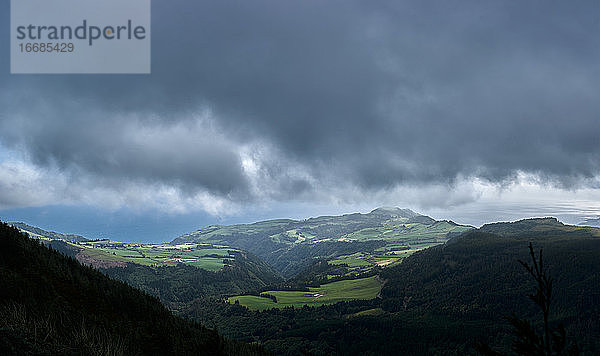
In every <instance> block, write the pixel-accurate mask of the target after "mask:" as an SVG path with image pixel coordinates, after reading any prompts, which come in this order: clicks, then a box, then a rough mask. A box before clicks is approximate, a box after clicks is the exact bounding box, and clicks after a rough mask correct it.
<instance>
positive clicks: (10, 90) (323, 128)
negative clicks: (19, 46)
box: [0, 0, 600, 201]
mask: <svg viewBox="0 0 600 356" xmlns="http://www.w3.org/2000/svg"><path fill="white" fill-rule="evenodd" d="M152 5H153V8H152V13H153V15H152V16H153V17H152V74H151V75H149V76H136V75H130V76H127V75H125V76H110V75H107V76H81V75H72V76H69V75H66V76H44V75H39V76H36V75H32V76H10V75H8V74H3V75H2V77H1V79H2V82H1V83H0V88H1V89H0V90H1V92H0V93H1V95H0V100H1V103H2V106H1V108H0V143H1V144H2V145H4V146H5V147H8V148H9V149H10V150H16V151H19V152H23V153H25V154H26V155H27V156H28V157H29V158H30V159H31V161H32V162H33V163H34V164H35V165H37V166H40V167H50V166H52V167H59V168H60V169H61V170H62V171H63V172H65V174H69V175H70V176H71V177H73V178H72V179H77V178H76V177H77V175H78V174H84V175H85V176H86V177H88V179H89V180H90V181H91V182H92V183H91V184H101V183H102V184H108V185H114V186H116V187H118V182H119V180H120V179H123V180H127V181H134V182H135V181H141V182H145V183H160V184H166V185H170V186H174V187H176V188H177V189H181V190H182V191H189V192H194V191H196V190H203V191H208V192H209V193H211V194H213V195H215V196H219V197H226V198H228V199H232V200H242V201H245V200H248V199H250V200H252V199H254V198H256V197H257V196H261V195H267V196H269V197H273V198H276V199H283V200H288V199H294V197H297V196H303V195H302V194H305V193H307V192H309V193H310V192H312V193H314V194H316V195H315V196H318V195H319V194H318V193H319V190H320V189H327V188H328V187H340V186H347V187H352V189H358V190H362V191H365V192H369V191H372V190H373V191H375V190H377V191H379V190H382V189H383V190H385V189H391V188H393V187H395V186H398V185H427V184H440V183H441V184H452V183H453V182H455V181H456V179H457V178H459V177H480V178H484V179H486V180H489V181H492V182H500V183H502V182H505V181H507V180H511V179H512V178H513V177H515V175H516V174H517V172H527V173H533V174H536V175H537V176H538V177H540V178H541V179H542V180H547V181H551V182H554V183H556V184H559V185H562V186H566V187H573V186H578V185H582V184H583V185H589V184H597V179H595V177H597V176H598V174H599V170H600V163H599V162H600V139H599V137H600V135H599V133H600V129H599V126H598V124H599V114H600V100H598V99H599V98H598V93H600V80H598V79H599V78H600V56H599V54H600V45H599V43H598V40H597V38H598V32H599V30H598V21H597V13H598V11H600V4H599V3H598V2H597V1H580V2H553V3H549V2H545V1H528V2H510V3H506V2H495V1H490V2H487V1H461V2H428V1H418V2H416V1H415V2H412V3H407V2H402V3H400V2H395V1H389V2H385V1H383V2H367V1H302V2H277V1H252V2H247V1H246V2H244V1H233V2H222V1H221V2H189V1H183V0H173V1H158V0H157V1H154V2H153V4H152ZM2 6H3V7H4V8H6V7H7V4H5V5H2ZM3 13H4V14H7V13H8V11H3ZM3 17H6V15H3ZM5 30H6V29H4V31H5ZM5 51H6V50H5ZM7 58H8V54H7V53H2V59H1V60H2V61H3V64H5V63H6V62H7ZM206 113H208V114H206ZM206 116H208V118H206ZM199 117H201V119H199ZM248 157H250V158H251V159H250V161H251V162H253V165H254V166H256V167H254V168H252V167H250V168H249V167H248V165H247V159H248ZM244 159H246V161H244ZM245 162H246V163H245ZM253 169H254V170H253ZM107 182H108V183H107ZM590 182H592V183H590ZM594 182H596V183H594Z"/></svg>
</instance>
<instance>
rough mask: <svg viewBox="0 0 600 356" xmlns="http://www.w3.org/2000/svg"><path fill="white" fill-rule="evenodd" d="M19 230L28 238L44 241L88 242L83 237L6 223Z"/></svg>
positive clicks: (22, 224) (23, 224)
mask: <svg viewBox="0 0 600 356" xmlns="http://www.w3.org/2000/svg"><path fill="white" fill-rule="evenodd" d="M8 224H9V225H12V226H14V227H16V228H17V229H19V230H20V231H21V232H24V233H27V234H28V235H29V236H30V237H34V238H38V239H45V240H64V241H70V242H84V241H89V240H88V239H86V238H85V237H83V236H80V235H75V234H62V233H60V232H54V231H46V230H42V229H40V228H39V227H35V226H31V225H27V224H25V223H22V222H11V223H8Z"/></svg>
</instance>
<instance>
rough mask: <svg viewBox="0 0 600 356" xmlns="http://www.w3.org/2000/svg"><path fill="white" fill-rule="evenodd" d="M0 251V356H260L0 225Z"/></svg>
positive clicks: (149, 298)
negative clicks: (85, 355)
mask: <svg viewBox="0 0 600 356" xmlns="http://www.w3.org/2000/svg"><path fill="white" fill-rule="evenodd" d="M0 244H1V247H2V248H0V285H2V288H0V314H1V316H2V317H1V318H0V353H2V354H165V355H168V354H205V355H219V354H228V353H235V354H239V353H252V352H260V350H257V348H256V347H254V346H251V345H242V344H237V343H231V342H228V341H226V340H224V339H223V338H221V337H220V336H219V335H218V334H217V333H216V332H215V331H212V330H208V329H206V328H204V327H202V326H200V325H198V324H194V323H191V322H188V321H186V320H183V319H181V318H179V317H175V316H173V315H172V314H171V313H170V312H169V311H168V310H167V309H166V308H165V307H164V306H162V305H161V304H160V302H159V301H158V300H157V299H155V298H153V297H150V296H149V295H147V294H145V293H143V292H141V291H139V290H137V289H134V288H132V287H130V286H127V285H126V284H124V283H122V282H117V281H114V280H111V279H109V278H108V277H106V276H104V275H103V274H101V273H100V272H98V271H95V270H93V269H91V268H89V267H85V266H82V265H80V264H79V263H78V262H77V261H75V260H74V259H72V258H68V257H65V256H64V255H62V254H60V253H59V252H57V251H53V250H51V249H48V248H47V247H45V246H43V245H41V244H40V243H39V241H38V240H33V239H30V238H28V237H26V236H24V235H23V234H22V233H20V232H19V230H17V229H15V228H13V227H11V226H9V225H7V224H4V223H0ZM166 330H168V332H165V331H166Z"/></svg>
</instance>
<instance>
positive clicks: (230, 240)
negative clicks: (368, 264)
mask: <svg viewBox="0 0 600 356" xmlns="http://www.w3.org/2000/svg"><path fill="white" fill-rule="evenodd" d="M469 229H471V227H469V226H463V225H458V224H455V223H453V222H451V221H445V220H444V221H436V220H434V219H432V218H430V217H427V216H424V215H420V214H417V213H415V212H413V211H411V210H409V209H399V208H378V209H375V210H373V211H371V212H370V213H368V214H360V213H355V214H347V215H341V216H321V217H316V218H310V219H306V220H303V221H297V220H288V219H283V220H268V221H261V222H257V223H254V224H241V225H229V226H223V225H213V226H208V227H205V228H203V229H200V230H197V231H194V232H191V233H188V234H185V235H182V236H180V237H178V238H176V239H175V240H173V242H172V244H174V245H176V244H182V243H191V242H194V243H212V244H222V245H227V246H232V247H236V248H240V249H244V250H248V251H250V252H252V253H254V254H256V255H258V256H259V257H261V258H262V259H264V260H265V261H266V262H267V263H269V264H270V265H271V266H273V267H274V268H275V269H276V270H277V271H279V272H280V273H282V274H283V275H284V276H285V277H292V276H294V275H296V274H298V273H299V272H300V271H302V270H303V269H305V268H307V267H308V266H310V265H311V264H312V263H313V262H314V260H315V258H326V259H333V258H336V257H339V256H344V255H351V254H355V253H367V254H369V255H370V256H371V255H372V256H380V257H381V256H388V258H393V257H395V256H396V255H403V254H404V253H405V252H407V251H411V252H412V251H416V250H420V249H423V248H427V247H430V246H435V245H439V244H442V243H444V242H446V241H447V240H448V239H449V238H451V237H452V236H456V235H457V234H460V233H462V232H464V231H466V230H469Z"/></svg>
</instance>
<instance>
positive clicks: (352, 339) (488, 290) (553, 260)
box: [182, 219, 600, 355]
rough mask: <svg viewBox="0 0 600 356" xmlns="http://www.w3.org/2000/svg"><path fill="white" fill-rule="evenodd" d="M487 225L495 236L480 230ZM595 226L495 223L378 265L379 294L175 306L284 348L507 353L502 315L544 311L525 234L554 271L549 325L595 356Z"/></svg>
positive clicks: (599, 302) (599, 300) (599, 286)
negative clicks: (283, 304)
mask: <svg viewBox="0 0 600 356" xmlns="http://www.w3.org/2000/svg"><path fill="white" fill-rule="evenodd" d="M490 229H495V230H496V231H498V232H502V235H498V234H492V233H489V232H486V231H484V230H490ZM533 231H537V232H535V233H534V232H533ZM599 232H600V229H597V228H581V227H576V226H569V225H563V224H562V223H560V222H558V221H557V220H555V219H530V220H523V221H518V222H514V223H501V224H493V225H491V226H486V227H482V228H481V229H479V230H475V231H469V232H466V233H465V234H464V235H462V236H460V237H457V238H454V239H452V241H451V242H448V243H447V244H444V245H440V246H436V247H432V248H429V249H426V250H422V251H419V252H416V253H414V254H412V255H411V256H409V257H407V258H405V259H404V261H403V262H402V263H399V264H396V265H394V266H391V267H388V268H385V269H383V270H381V271H380V272H379V276H380V278H381V279H382V280H384V281H385V283H384V286H383V289H382V291H381V293H380V298H375V299H370V300H363V301H351V302H344V303H337V304H334V305H329V306H322V307H318V308H298V309H295V310H293V311H291V310H283V311H282V310H279V309H273V310H264V311H262V312H260V313H259V312H253V311H249V310H247V309H245V308H243V307H241V306H239V305H232V304H223V303H213V304H210V303H206V302H203V303H202V304H201V303H193V304H192V305H191V306H190V308H189V309H188V310H186V311H185V312H183V313H182V314H184V315H186V316H189V317H192V318H194V319H195V320H201V321H203V322H206V323H207V324H208V325H212V326H215V327H217V328H218V329H219V330H220V331H222V332H223V333H225V334H226V335H229V336H231V337H235V338H237V339H240V340H259V341H261V342H263V343H264V345H265V346H266V347H267V348H268V349H270V350H271V351H273V352H276V353H277V354H282V355H294V354H298V353H302V352H311V353H313V354H316V355H329V354H339V355H358V354H369V353H370V354H382V355H383V354H388V355H395V354H408V355H422V354H444V355H464V354H473V353H474V350H473V345H474V344H475V342H476V341H478V340H483V341H487V342H490V343H491V345H492V346H493V347H494V348H495V349H497V350H504V351H505V352H508V351H509V350H510V346H511V342H512V338H513V336H512V331H511V330H512V328H511V326H510V325H509V324H508V322H507V321H506V319H505V316H509V315H511V314H512V313H515V314H516V315H518V316H519V317H522V318H527V319H529V320H532V321H533V322H534V325H536V326H538V327H539V324H540V320H541V315H540V314H539V311H538V309H536V307H535V305H534V304H533V303H532V302H531V300H529V298H528V297H527V294H529V293H532V292H533V291H534V282H533V281H532V279H531V278H530V276H528V274H527V273H526V271H525V270H524V269H523V267H522V266H521V265H520V264H519V263H518V260H519V259H521V260H524V261H528V260H529V256H528V249H527V246H528V243H529V242H530V241H531V242H533V245H534V248H535V249H536V252H539V249H540V248H543V256H544V263H545V265H547V266H548V268H549V273H550V274H551V276H552V277H553V278H554V289H553V294H554V301H553V304H552V307H551V313H550V322H551V325H557V324H558V323H564V324H565V326H566V330H567V336H568V340H569V341H572V342H576V343H577V344H578V345H579V347H580V348H581V349H582V350H583V351H584V354H589V355H593V354H598V353H599V352H600V264H598V261H599V260H600V237H598V233H599ZM250 302H252V301H250ZM255 302H256V301H255ZM261 302H262V300H261ZM257 307H258V308H261V307H260V306H257ZM265 325H268V327H266V328H265Z"/></svg>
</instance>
